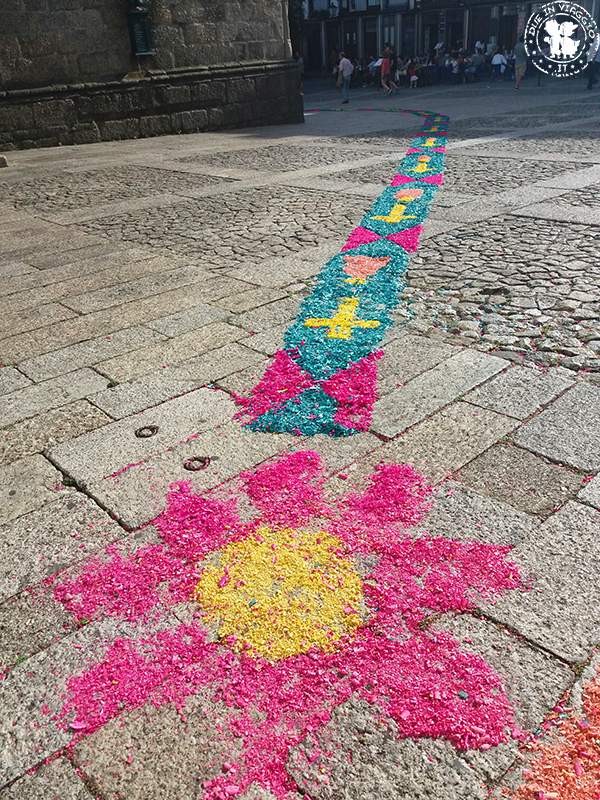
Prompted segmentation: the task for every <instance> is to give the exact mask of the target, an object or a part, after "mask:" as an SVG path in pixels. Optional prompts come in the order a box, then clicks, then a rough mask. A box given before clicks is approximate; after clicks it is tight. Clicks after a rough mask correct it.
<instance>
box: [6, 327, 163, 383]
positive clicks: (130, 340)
mask: <svg viewBox="0 0 600 800" xmlns="http://www.w3.org/2000/svg"><path fill="white" fill-rule="evenodd" d="M164 340H165V337H164V336H163V335H162V334H160V333H157V332H156V331H153V330H149V329H148V328H145V327H141V326H138V327H133V328H125V330H122V331H115V332H114V333H111V334H109V335H108V336H103V337H100V338H97V339H89V340H88V341H86V342H79V343H78V344H73V345H71V346H70V347H63V348H61V349H60V350H53V351H52V352H50V353H44V354H43V355H41V356H37V357H36V358H31V359H28V360H27V361H22V362H21V363H20V364H19V369H20V370H22V372H24V373H25V374H26V375H27V376H29V377H30V378H31V379H32V380H34V381H43V380H47V379H48V378H55V377H56V376H58V375H63V374H64V373H65V372H72V371H74V370H77V369H79V368H81V367H90V366H92V365H94V364H97V363H98V362H100V361H104V360H105V359H108V358H112V357H116V356H119V355H122V354H124V353H128V352H130V351H132V350H138V349H141V348H144V347H146V346H149V345H153V344H156V343H157V342H162V341H164Z"/></svg>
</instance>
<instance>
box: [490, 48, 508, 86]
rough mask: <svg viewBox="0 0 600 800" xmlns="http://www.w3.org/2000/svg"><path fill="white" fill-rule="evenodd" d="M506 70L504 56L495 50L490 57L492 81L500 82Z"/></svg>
mask: <svg viewBox="0 0 600 800" xmlns="http://www.w3.org/2000/svg"><path fill="white" fill-rule="evenodd" d="M505 69H506V56H505V55H504V53H501V52H500V50H496V52H495V53H494V55H493V56H492V80H493V81H495V80H500V79H501V78H502V76H503V75H504V70H505Z"/></svg>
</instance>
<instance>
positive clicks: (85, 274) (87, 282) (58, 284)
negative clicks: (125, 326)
mask: <svg viewBox="0 0 600 800" xmlns="http://www.w3.org/2000/svg"><path fill="white" fill-rule="evenodd" d="M106 264H107V260H106V259H102V261H99V260H97V259H90V260H85V261H80V262H75V263H73V264H68V265H67V266H66V267H56V268H54V269H47V270H44V271H43V272H42V273H41V276H42V277H41V278H40V279H39V280H37V281H35V276H33V275H31V276H28V278H30V280H28V281H26V283H31V287H30V288H27V287H26V286H23V285H22V283H23V282H22V281H17V280H15V279H12V280H11V281H5V282H4V289H5V291H6V293H7V294H9V293H10V294H9V296H8V297H7V298H5V300H4V304H5V305H6V308H7V310H9V311H14V310H19V309H21V308H29V307H32V306H36V305H39V304H40V303H49V302H51V301H53V300H59V301H60V300H63V299H64V298H66V297H69V296H71V295H80V294H82V293H83V292H93V291H96V290H99V289H103V288H106V287H110V286H114V285H115V284H117V285H119V284H121V283H127V282H129V281H131V280H134V279H136V278H139V277H143V276H147V275H152V274H155V273H161V272H169V271H171V270H173V269H174V268H175V267H176V266H177V260H176V259H172V258H166V257H164V256H156V254H155V253H144V252H141V249H138V254H137V255H135V254H134V253H131V252H128V253H127V255H126V257H123V258H122V259H116V258H111V259H110V264H111V266H110V269H106V268H105V267H106ZM19 284H21V285H19ZM17 286H18V289H19V290H17V291H12V290H14V289H15V288H16V287H17ZM23 290H24V291H23Z"/></svg>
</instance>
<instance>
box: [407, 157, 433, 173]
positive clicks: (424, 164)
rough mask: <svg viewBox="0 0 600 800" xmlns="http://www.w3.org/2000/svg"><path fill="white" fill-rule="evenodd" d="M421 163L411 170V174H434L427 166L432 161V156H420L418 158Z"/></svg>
mask: <svg viewBox="0 0 600 800" xmlns="http://www.w3.org/2000/svg"><path fill="white" fill-rule="evenodd" d="M417 161H418V162H419V163H418V164H417V166H416V167H415V168H414V169H413V170H411V172H432V171H433V170H431V169H429V167H428V166H427V164H429V162H430V161H431V156H419V157H418V158H417Z"/></svg>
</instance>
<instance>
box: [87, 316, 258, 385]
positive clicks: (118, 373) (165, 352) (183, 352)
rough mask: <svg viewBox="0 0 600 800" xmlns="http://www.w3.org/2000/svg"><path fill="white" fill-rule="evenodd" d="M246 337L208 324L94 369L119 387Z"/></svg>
mask: <svg viewBox="0 0 600 800" xmlns="http://www.w3.org/2000/svg"><path fill="white" fill-rule="evenodd" d="M246 336H247V333H246V331H245V330H243V329H242V328H239V327H237V326H236V325H229V324H228V323H227V322H211V323H209V324H208V325H204V326H203V327H202V328H198V329H197V330H193V331H189V332H188V333H182V334H181V335H180V336H175V337H174V338H172V339H168V340H167V341H164V342H161V343H159V344H154V345H148V346H147V347H141V348H139V349H137V350H135V351H133V352H129V353H125V354H124V355H120V356H115V357H114V358H109V359H107V360H106V361H100V362H99V363H98V364H97V365H96V368H97V369H98V371H99V372H101V373H102V374H103V375H106V376H107V377H108V378H110V379H111V380H113V381H117V382H118V383H122V382H125V381H129V380H132V379H133V378H137V377H139V376H140V375H144V374H145V373H147V372H151V371H152V370H155V369H158V368H161V367H169V366H171V365H172V364H175V363H177V362H178V361H184V360H186V359H188V358H190V357H192V356H194V355H200V354H202V353H206V352H209V351H211V350H216V349H217V348H221V347H223V345H226V344H229V343H231V342H235V341H238V340H239V339H244V338H245V337H246Z"/></svg>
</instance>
